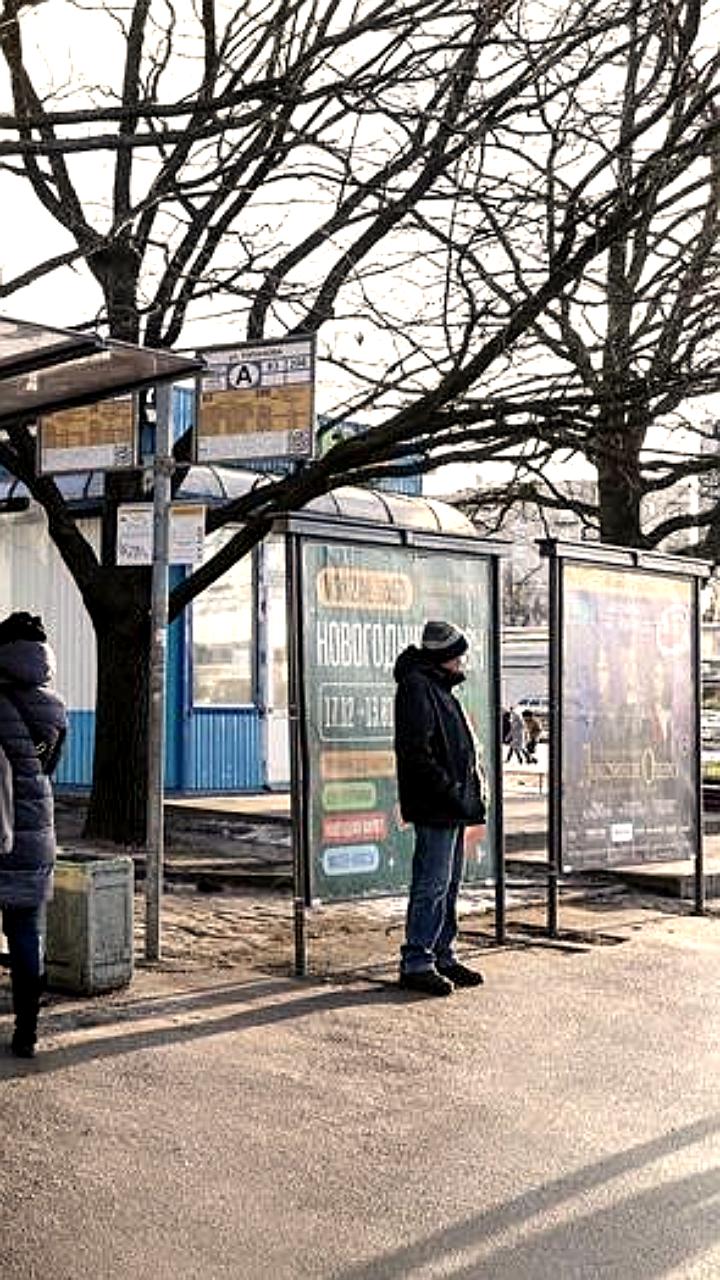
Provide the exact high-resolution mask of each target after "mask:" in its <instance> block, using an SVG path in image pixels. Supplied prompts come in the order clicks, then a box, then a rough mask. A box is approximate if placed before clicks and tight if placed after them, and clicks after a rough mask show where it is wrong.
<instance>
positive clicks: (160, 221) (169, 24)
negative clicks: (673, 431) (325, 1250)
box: [0, 0, 718, 841]
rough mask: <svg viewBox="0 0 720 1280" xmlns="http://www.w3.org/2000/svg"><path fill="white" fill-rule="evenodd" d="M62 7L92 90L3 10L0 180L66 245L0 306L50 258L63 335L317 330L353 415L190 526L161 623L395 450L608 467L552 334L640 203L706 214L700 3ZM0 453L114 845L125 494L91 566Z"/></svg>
mask: <svg viewBox="0 0 720 1280" xmlns="http://www.w3.org/2000/svg"><path fill="white" fill-rule="evenodd" d="M50 3H51V4H52V3H53V0H50ZM58 8H64V10H65V11H66V12H67V14H68V18H70V16H72V17H73V18H74V21H76V22H79V23H81V24H87V25H88V26H89V24H90V23H92V24H97V23H99V22H100V21H104V22H106V23H109V24H111V29H112V31H113V32H114V39H115V41H116V46H117V48H118V49H121V50H122V53H123V59H124V62H123V63H122V74H121V75H120V76H119V77H118V78H117V83H115V84H111V85H110V86H109V87H107V86H104V85H102V84H100V83H95V84H93V83H85V84H84V83H83V82H82V78H81V76H80V74H79V69H78V68H75V69H72V83H70V82H68V84H67V85H64V84H62V85H60V86H59V87H58V84H57V83H56V85H55V86H53V85H52V84H50V82H49V79H48V77H47V75H45V77H44V78H43V77H42V76H41V74H40V72H38V71H37V70H35V71H34V70H33V68H36V67H37V66H38V65H42V64H41V63H39V61H38V58H37V56H36V53H37V50H36V49H35V48H34V44H39V45H40V46H41V45H42V40H43V32H44V31H45V24H44V23H43V24H40V23H39V22H38V18H39V13H38V15H35V14H34V13H33V12H32V9H30V10H29V11H28V6H27V5H23V4H22V3H21V2H20V0H5V5H4V8H3V10H2V12H1V13H0V48H1V49H2V53H3V55H4V58H5V62H6V65H7V68H8V73H9V77H10V89H11V93H12V108H13V109H12V113H10V114H7V115H5V116H0V164H1V165H2V166H3V167H4V169H5V182H6V183H7V182H10V181H11V180H15V181H17V182H22V184H23V188H24V189H25V190H27V189H28V188H29V189H30V190H31V191H32V192H33V193H34V196H35V198H36V199H37V200H38V201H39V202H40V205H41V206H42V207H43V208H44V210H45V211H46V212H47V215H48V218H49V225H50V224H52V225H54V226H56V227H57V228H59V229H60V230H61V232H62V236H63V245H62V246H59V247H58V250H57V252H56V253H53V254H52V255H47V254H46V253H44V252H43V247H42V246H39V252H38V257H37V263H36V265H34V266H33V267H31V268H26V269H23V270H22V272H19V273H18V274H17V275H16V276H15V277H14V278H11V279H9V280H6V281H5V283H4V284H3V285H2V286H0V296H5V297H8V296H10V295H11V294H13V293H14V292H16V291H17V290H19V289H21V288H26V287H29V286H31V285H33V284H34V283H35V282H38V281H40V280H46V279H54V278H57V279H59V280H60V281H62V280H63V279H64V278H65V277H64V275H63V273H66V272H67V271H68V270H69V269H70V268H71V267H72V269H73V270H75V271H77V272H80V273H83V274H84V276H85V277H86V278H88V279H89V280H91V281H92V282H93V283H94V286H95V287H96V290H97V299H98V304H97V308H96V310H95V312H94V313H93V314H86V315H84V316H80V317H73V318H74V319H75V321H76V322H77V323H79V324H80V325H83V324H88V325H89V324H93V325H97V324H101V325H104V326H106V327H107V330H108V332H109V333H110V334H111V335H112V336H114V337H119V338H125V339H130V340H133V341H142V342H144V343H147V344H149V345H154V346H169V345H175V344H177V343H179V342H180V341H181V340H182V341H183V342H185V343H186V342H187V340H188V335H189V334H190V333H192V334H198V333H201V332H205V331H206V330H205V329H202V326H201V322H202V320H203V318H204V317H207V316H208V315H211V316H215V317H217V316H224V319H225V321H226V322H227V320H228V318H233V320H234V323H236V324H237V325H241V326H242V329H241V332H242V334H243V336H248V337H253V338H257V337H260V336H275V335H277V334H278V333H282V334H287V333H316V334H318V336H319V341H320V354H321V357H322V359H323V361H324V369H325V371H326V376H327V378H329V377H330V375H332V376H333V379H334V383H335V389H334V391H333V393H332V394H333V403H332V404H328V405H325V406H323V407H324V408H328V409H329V410H330V412H331V415H334V416H335V418H336V419H337V420H338V421H341V420H342V419H343V418H345V417H348V416H352V417H354V418H360V419H361V420H364V421H367V423H368V424H369V429H368V431H367V432H366V433H365V434H364V435H362V436H360V437H356V438H353V439H350V440H346V441H344V442H343V443H339V444H338V445H336V446H335V447H334V448H333V449H331V450H330V451H329V452H327V453H326V454H325V455H324V456H323V457H322V458H320V459H318V460H316V461H315V462H313V463H311V464H310V465H308V466H307V467H306V468H304V469H303V470H302V471H301V472H299V473H296V474H293V475H289V476H286V477H284V478H283V479H281V480H279V481H270V480H267V482H265V483H263V484H261V485H259V486H258V487H257V488H256V489H255V490H254V491H253V492H252V493H250V494H248V495H247V496H246V497H245V498H243V499H242V500H239V501H236V502H232V503H228V504H226V505H225V506H224V507H222V508H217V509H215V510H213V511H212V512H211V513H210V514H209V517H208V522H207V528H208V532H211V531H213V530H214V529H217V528H219V527H221V526H223V525H228V524H233V525H235V524H236V525H238V526H239V527H238V529H237V531H236V532H235V533H234V534H233V536H232V537H231V538H230V540H229V542H228V543H227V544H226V546H225V547H224V548H223V549H222V550H221V551H220V552H219V553H218V554H217V555H215V556H214V557H213V559H212V560H211V561H209V562H208V563H207V564H206V565H204V566H203V567H202V568H200V569H199V570H198V571H197V572H196V573H194V574H192V575H191V576H190V577H188V578H187V579H186V580H185V581H184V582H183V583H182V584H181V585H180V586H178V587H177V588H176V589H175V590H174V591H173V593H172V597H171V613H172V614H173V615H176V614H177V613H178V612H179V611H180V610H181V609H182V608H183V607H184V606H185V605H186V604H187V603H188V601H190V600H191V599H192V598H193V597H194V596H196V595H197V594H198V593H199V592H200V591H202V590H203V589H204V588H205V587H206V586H207V585H208V584H210V583H211V582H213V581H215V580H216V579H217V578H218V577H219V576H220V575H221V574H222V573H223V572H224V571H225V570H226V569H227V568H228V567H229V566H230V565H231V564H232V563H234V562H235V561H236V560H237V559H238V558H239V557H241V556H242V555H244V554H247V553H248V552H249V551H250V550H251V549H252V547H253V546H254V545H256V543H257V542H258V541H259V539H260V538H262V537H263V536H264V534H265V533H266V531H267V529H268V527H269V523H270V521H271V520H272V517H273V516H274V515H275V514H277V513H279V512H282V511H285V510H288V509H291V508H295V507H299V506H302V505H303V504H304V503H306V502H307V501H308V500H309V499H310V498H312V497H313V496H315V495H317V494H320V493H322V492H325V491H327V490H328V489H331V488H333V487H334V486H336V485H338V484H341V483H343V482H345V481H347V480H349V479H354V480H372V479H373V478H375V477H377V476H378V475H380V474H384V475H387V474H390V473H392V472H394V471H395V472H397V471H402V470H403V468H405V467H407V465H408V463H407V461H404V460H405V459H407V456H408V454H412V455H413V458H414V459H415V461H414V462H413V464H412V465H413V466H421V467H430V466H436V465H439V464H441V463H442V462H444V461H448V460H458V459H460V460H463V459H467V460H475V461H480V462H482V461H484V460H490V459H497V458H509V459H511V460H513V461H514V463H517V462H518V460H519V461H520V462H521V464H522V466H523V467H524V468H525V469H526V470H527V468H530V469H531V470H532V468H537V467H539V466H540V465H541V463H542V461H543V460H544V459H545V458H551V457H552V456H553V455H554V454H555V453H556V452H557V450H559V449H564V450H566V451H572V450H577V449H580V448H581V447H582V444H583V441H584V438H585V434H586V432H587V431H588V430H589V429H592V428H593V425H594V426H595V436H596V439H595V441H594V443H593V446H592V447H593V450H594V457H595V459H596V465H598V463H599V462H600V461H602V459H603V458H605V457H606V456H608V454H612V452H613V450H614V449H615V439H616V436H617V432H616V433H615V435H612V433H609V432H608V431H607V430H605V428H604V426H603V428H602V432H601V431H599V429H598V425H597V424H598V423H600V422H601V423H603V424H604V417H603V416H602V415H603V412H604V410H603V405H607V403H608V402H609V401H608V396H609V394H610V393H611V392H614V389H615V386H616V383H615V380H614V375H613V374H612V372H611V371H610V370H608V374H607V378H606V380H605V383H604V385H603V386H598V385H597V382H596V381H594V382H590V380H589V379H588V382H587V384H586V383H585V382H583V380H582V379H581V378H579V377H578V376H577V375H576V373H575V372H574V371H575V368H576V364H575V363H574V362H573V361H574V358H575V346H574V345H573V344H575V345H577V337H576V335H575V331H574V329H573V326H572V325H571V324H570V323H569V321H568V318H567V317H568V314H569V311H570V309H571V308H572V306H574V305H575V299H576V298H578V297H580V296H581V295H582V292H583V290H587V289H591V288H592V283H593V277H592V275H591V274H590V273H591V271H592V270H594V269H595V268H593V267H592V264H594V263H597V264H598V266H597V270H605V271H610V269H611V263H615V262H616V258H617V254H616V252H615V249H614V246H615V245H617V244H619V243H620V244H625V245H627V244H628V243H630V241H631V240H632V239H633V238H636V239H637V240H638V242H639V241H640V239H641V238H642V236H643V234H644V235H645V236H647V235H648V234H649V232H648V228H649V227H651V226H654V225H655V221H654V220H655V219H656V218H657V217H658V216H659V217H660V218H661V220H665V218H666V211H667V208H668V205H667V199H668V196H667V195H666V194H663V193H669V192H677V193H678V198H680V197H681V196H682V195H683V192H684V195H685V198H690V197H694V193H697V194H696V197H694V198H696V199H697V200H698V201H700V200H701V198H702V201H703V204H702V207H703V209H705V208H706V207H707V201H708V198H709V197H708V195H707V191H708V184H709V183H710V177H711V175H710V177H709V175H708V158H709V157H711V156H712V155H714V149H715V148H716V146H717V136H718V126H717V121H716V116H715V113H714V104H715V98H716V83H715V74H716V64H715V58H714V56H711V55H704V54H703V53H702V48H701V43H702V40H701V27H700V24H699V14H700V5H699V4H698V3H692V2H691V0H677V2H671V0H653V2H652V3H650V2H649V0H645V2H644V3H643V2H642V0H596V2H593V3H583V2H582V0H575V3H571V4H570V5H567V4H562V5H560V4H558V5H557V8H556V9H554V8H553V7H552V5H550V6H546V7H543V8H542V9H540V8H539V7H538V6H534V5H529V6H528V9H527V13H526V11H525V8H524V6H523V5H522V4H517V3H511V2H510V0H495V3H489V4H488V5H485V6H478V5H477V3H476V2H472V3H471V2H470V0H389V3H388V0H384V2H383V3H382V4H380V3H374V2H373V0H358V2H357V3H354V4H350V3H348V4H343V3H338V0H274V2H273V3H271V4H270V5H269V6H265V7H264V8H263V7H261V6H257V5H254V4H252V3H250V0H245V3H241V4H240V5H237V4H235V3H233V4H229V3H228V4H225V3H221V0H218V2H217V3H214V0H202V3H198V4H197V6H195V7H194V8H193V10H192V13H191V14H190V15H188V14H185V13H183V14H180V13H178V12H176V11H175V10H174V9H173V8H172V6H169V5H165V4H161V3H160V0H135V2H134V3H133V4H131V5H130V6H128V7H125V6H120V5H117V6H116V5H114V4H110V5H106V6H103V7H102V9H100V10H92V9H82V10H79V9H75V7H74V6H73V5H71V4H69V3H66V4H65V5H64V6H63V5H62V3H61V2H60V3H59V2H58V0H55V9H56V11H57V10H58ZM39 12H42V11H39ZM93 30H94V31H95V30H97V27H96V25H94V26H93ZM193 51H195V53H196V54H197V57H196V58H195V60H193V59H192V58H191V57H190V55H191V54H192V53H193ZM631 63H632V64H633V67H634V70H633V73H632V75H633V77H634V83H635V85H636V91H635V99H634V115H633V117H632V122H630V117H629V116H628V120H627V123H626V124H625V126H624V127H623V129H621V130H620V131H619V132H616V134H615V135H612V134H611V133H610V132H609V131H607V132H605V131H603V130H600V131H598V130H596V129H595V128H594V125H593V118H592V116H591V109H590V105H589V104H591V103H592V102H593V101H598V100H603V101H605V100H606V101H607V103H608V110H609V104H610V103H611V102H613V103H615V102H617V101H618V100H622V97H623V87H622V86H623V83H626V82H629V79H630V72H629V71H627V70H626V69H627V68H628V67H629V65H630V64H631ZM67 74H68V77H70V74H71V71H70V69H68V72H67ZM60 75H61V72H60V71H59V70H58V71H57V76H56V79H57V80H58V81H59V77H60ZM623 77H624V80H623ZM616 86H617V87H616ZM643 86H647V88H646V91H645V92H643ZM68 97H70V98H71V102H70V105H66V102H67V99H68ZM88 157H91V158H92V159H93V162H94V163H93V165H92V166H90V167H88V164H87V158H88ZM95 162H97V163H95ZM691 174H692V175H696V176H693V177H692V179H691V178H690V177H689V176H688V175H691ZM103 180H105V181H106V184H107V185H106V189H105V191H104V192H103V190H102V184H103ZM701 193H703V194H702V197H701ZM678 207H679V206H678ZM613 269H614V268H613ZM702 270H705V263H704V262H703V264H702ZM589 314H590V316H591V318H592V312H591V311H590V312H589ZM70 319H71V318H70V317H69V318H68V322H70ZM217 323H218V322H217V320H216V321H215V328H214V330H213V331H212V332H213V337H215V336H216V335H217V333H218V329H217ZM591 328H592V326H591ZM226 336H227V333H226V332H224V333H223V337H226ZM233 336H235V334H233ZM538 337H542V338H543V340H544V341H545V343H546V346H549V347H550V349H551V351H552V353H553V357H554V359H555V360H556V361H557V362H559V363H560V365H561V368H560V371H559V373H558V375H557V377H556V378H555V381H554V382H553V383H552V385H550V386H548V382H547V379H546V377H545V375H544V370H543V369H540V368H537V370H536V371H533V366H532V364H529V365H528V366H527V369H526V367H525V362H526V361H527V360H528V353H529V352H536V351H537V341H538ZM581 337H582V338H583V339H585V338H586V335H585V333H584V332H583V333H582V334H581ZM586 346H587V341H586ZM577 361H578V362H579V364H580V367H584V366H583V361H582V360H581V359H580V355H579V354H578V356H577ZM666 367H667V368H668V369H671V370H672V371H673V376H674V369H675V365H673V364H672V361H670V363H669V364H667V365H666ZM568 368H569V369H570V371H571V373H572V376H570V374H569V373H568ZM673 385H674V384H673ZM629 394H630V395H631V399H632V397H633V396H636V395H637V391H636V388H635V384H634V383H633V385H632V387H631V388H630V389H629ZM665 394H666V395H667V394H669V390H668V387H667V386H666V388H665ZM633 403H634V401H633ZM0 462H1V463H2V464H3V465H5V466H6V467H8V468H9V469H10V470H11V471H12V472H13V473H14V474H15V475H17V476H18V477H19V478H20V479H21V480H23V481H24V483H25V484H26V485H27V486H28V488H29V490H30V492H31V493H32V495H33V497H35V498H36V499H37V500H38V501H39V502H40V503H41V504H42V505H43V507H44V508H45V511H46V512H47V515H48V521H49V529H50V534H51V536H52V537H53V539H54V541H55V542H56V544H57V546H58V548H59V550H60V553H61V555H62V556H63V558H64V560H65V563H66V564H67V565H68V567H69V569H70V571H71V572H72V574H73V576H74V578H75V581H76V582H77V584H78V586H79V588H80V591H81V592H82V596H83V599H84V601H85V604H86V606H87V608H88V611H89V613H90V616H91V618H92V621H93V624H94V627H95V632H96V635H97V644H98V702H97V729H96V755H95V770H94V782H93V795H92V801H91V807H90V813H89V819H88V830H89V833H91V834H95V835H102V836H106V837H109V838H112V839H116V840H121V841H129V840H136V839H139V838H141V837H142V833H143V822H144V796H143V783H142V779H143V778H144V776H145V771H144V767H143V758H144V756H143V753H144V735H145V720H144V716H145V706H146V672H145V667H144V662H143V658H144V654H145V652H146V646H147V629H148V600H149V590H148V587H149V584H148V575H147V573H146V572H145V571H143V570H131V569H121V570H118V569H117V568H116V567H115V566H114V565H113V563H112V548H113V545H114V537H113V533H114V510H115V504H116V502H117V501H118V500H119V499H120V498H121V497H128V496H133V494H134V485H135V484H136V483H137V482H136V481H134V480H133V481H132V482H130V483H129V482H128V480H127V479H124V480H119V479H115V478H113V479H108V482H107V486H106V488H107V500H106V513H105V516H104V519H103V552H102V555H101V556H100V557H99V558H98V557H96V556H95V553H94V551H93V550H92V548H91V547H90V546H89V544H88V543H87V541H86V540H85V539H84V537H83V536H82V534H81V532H80V531H79V529H78V527H77V525H76V523H75V521H74V519H73V515H72V512H71V511H70V510H69V509H68V507H67V505H66V504H65V503H64V502H63V500H62V497H61V495H60V494H59V492H58V489H57V487H56V486H55V485H54V484H53V482H52V480H50V479H48V478H46V477H45V478H43V477H38V476H37V475H36V473H35V469H34V451H33V449H32V441H31V438H30V433H29V431H28V430H27V429H26V428H20V427H19V428H17V429H16V430H13V432H12V438H11V440H10V441H9V442H8V444H7V445H4V446H2V447H0ZM182 473H183V472H182V465H179V467H178V477H180V476H181V475H182ZM128 706H132V707H133V708H134V709H135V714H133V715H132V716H128V715H127V708H128Z"/></svg>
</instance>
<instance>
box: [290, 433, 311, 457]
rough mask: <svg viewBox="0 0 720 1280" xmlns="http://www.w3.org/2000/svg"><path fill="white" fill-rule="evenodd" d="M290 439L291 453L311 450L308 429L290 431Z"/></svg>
mask: <svg viewBox="0 0 720 1280" xmlns="http://www.w3.org/2000/svg"><path fill="white" fill-rule="evenodd" d="M289 437H290V438H289V440H288V452H289V453H308V452H309V450H310V435H309V432H307V431H290V432H289Z"/></svg>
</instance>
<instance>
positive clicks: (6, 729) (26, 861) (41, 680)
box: [0, 640, 66, 907]
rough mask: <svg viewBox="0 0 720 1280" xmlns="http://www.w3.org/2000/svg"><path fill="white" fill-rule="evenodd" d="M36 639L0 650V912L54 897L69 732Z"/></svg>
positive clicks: (47, 657)
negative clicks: (57, 785) (57, 777)
mask: <svg viewBox="0 0 720 1280" xmlns="http://www.w3.org/2000/svg"><path fill="white" fill-rule="evenodd" d="M53 667H54V664H53V659H52V652H51V650H50V649H49V647H48V645H47V644H44V643H43V642H42V641H39V640H14V641H11V642H9V643H5V644H0V906H3V907H34V906H37V905H38V904H39V903H41V902H44V901H45V899H46V898H48V897H49V896H50V894H51V891H52V869H53V863H54V861H55V827H54V817H53V794H52V787H51V785H50V777H49V774H50V773H51V772H52V770H53V769H54V767H55V765H56V763H57V760H58V756H59V754H60V747H61V745H62V741H63V738H64V736H65V730H66V714H65V706H64V703H63V701H62V699H61V698H60V697H59V696H58V695H57V694H56V693H55V692H54V691H53V689H52V688H51V682H52V676H53Z"/></svg>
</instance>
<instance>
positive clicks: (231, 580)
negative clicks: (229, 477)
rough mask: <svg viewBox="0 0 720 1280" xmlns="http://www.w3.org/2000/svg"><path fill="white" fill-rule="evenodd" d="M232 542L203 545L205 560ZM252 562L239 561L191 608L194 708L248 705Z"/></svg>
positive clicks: (219, 539)
mask: <svg viewBox="0 0 720 1280" xmlns="http://www.w3.org/2000/svg"><path fill="white" fill-rule="evenodd" d="M231 536H232V531H228V530H222V531H221V532H220V533H217V534H213V535H212V536H211V537H209V538H208V539H207V541H206V553H205V557H204V559H205V560H209V559H210V558H211V556H213V555H214V554H215V552H216V551H218V550H219V549H220V547H221V546H223V545H224V543H225V542H227V541H228V539H229V538H230V537H231ZM252 568H253V562H252V556H244V557H243V559H242V560H240V561H238V563H237V564H235V565H233V567H232V568H231V569H229V570H228V571H227V573H225V574H223V576H222V578H220V579H219V580H218V581H217V582H214V583H213V585H212V586H211V587H208V588H207V590H205V591H203V593H202V595H200V596H198V598H197V599H196V600H195V601H194V602H193V607H192V608H193V615H192V668H193V702H194V704H195V706H213V707H229V706H238V705H242V704H246V703H249V702H252V700H253V616H254V608H253V571H252Z"/></svg>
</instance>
